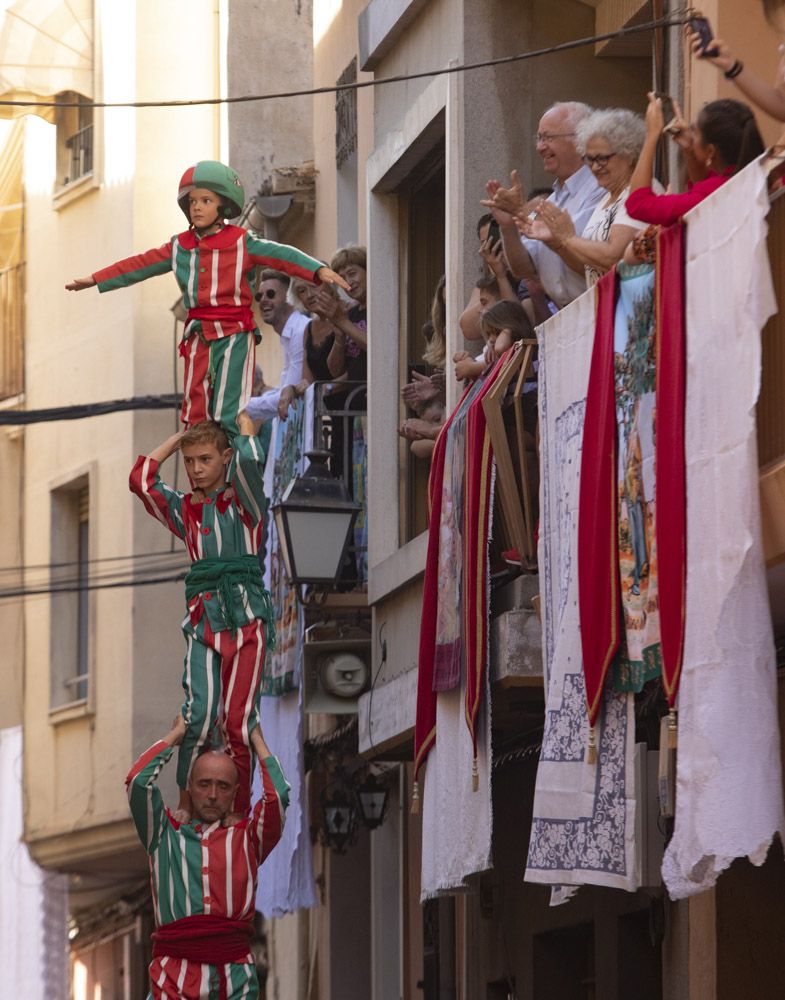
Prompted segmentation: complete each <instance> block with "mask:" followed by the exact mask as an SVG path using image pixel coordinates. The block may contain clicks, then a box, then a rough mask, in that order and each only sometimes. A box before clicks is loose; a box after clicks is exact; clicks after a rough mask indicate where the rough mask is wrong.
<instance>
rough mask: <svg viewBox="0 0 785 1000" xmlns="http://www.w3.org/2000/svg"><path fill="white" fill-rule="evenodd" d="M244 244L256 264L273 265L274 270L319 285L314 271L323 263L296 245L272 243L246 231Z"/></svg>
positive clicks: (319, 281) (319, 282)
mask: <svg viewBox="0 0 785 1000" xmlns="http://www.w3.org/2000/svg"><path fill="white" fill-rule="evenodd" d="M245 245H246V247H247V249H248V254H249V256H250V258H251V260H252V261H253V263H254V264H256V265H261V266H262V267H274V268H275V270H276V271H283V272H284V273H285V274H289V275H291V277H293V278H304V279H305V280H306V281H313V282H314V283H315V284H317V285H320V284H321V280H320V279H319V278H317V277H316V272H317V271H318V270H319V268H320V267H324V264H322V262H321V261H320V260H316V258H315V257H309V256H308V254H307V253H303V252H302V250H298V249H297V247H290V246H288V245H287V244H285V243H273V242H272V241H271V240H264V239H262V238H261V237H260V236H257V235H256V234H255V233H247V235H246V237H245Z"/></svg>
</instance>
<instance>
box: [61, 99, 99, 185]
mask: <svg viewBox="0 0 785 1000" xmlns="http://www.w3.org/2000/svg"><path fill="white" fill-rule="evenodd" d="M58 102H60V103H61V104H63V105H69V104H76V105H78V106H77V107H65V106H63V107H59V108H58V109H57V115H56V119H55V120H56V123H57V181H56V186H57V187H58V188H64V187H67V186H68V185H69V184H73V183H74V182H75V181H78V180H81V178H82V177H88V176H90V175H91V174H92V172H93V108H92V106H91V105H90V103H89V102H88V100H87V98H86V97H82V95H81V94H75V93H74V92H73V91H64V92H63V93H61V94H58Z"/></svg>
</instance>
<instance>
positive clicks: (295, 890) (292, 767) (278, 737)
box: [253, 686, 316, 917]
mask: <svg viewBox="0 0 785 1000" xmlns="http://www.w3.org/2000/svg"><path fill="white" fill-rule="evenodd" d="M301 699H302V686H301V687H300V690H299V691H292V692H290V693H289V694H285V695H281V696H279V697H277V698H276V697H262V698H260V699H259V702H260V704H259V722H260V724H261V727H262V732H263V733H264V735H265V738H266V740H267V743H268V745H269V747H270V750H271V751H272V752H273V753H274V754H275V755H276V756H277V757H278V759H279V760H280V762H281V767H282V768H283V773H284V774H285V775H286V780H287V781H288V782H289V784H290V785H291V786H292V788H291V791H290V792H289V808H288V809H287V811H286V823H285V824H284V828H283V837H282V838H281V840H280V841H279V842H278V844H277V845H276V846H275V847H274V848H273V850H272V852H271V854H270V856H269V857H268V858H267V860H266V861H265V863H264V865H263V866H262V867H261V868H260V869H259V884H258V888H257V892H256V909H257V910H259V911H260V912H261V913H263V914H264V916H265V917H280V916H283V914H284V913H293V912H294V911H295V910H299V909H302V908H303V907H308V906H316V887H315V885H314V876H313V863H312V858H311V838H310V836H309V832H308V825H309V824H308V796H307V793H306V787H305V773H304V768H303V747H302V703H301ZM261 791H262V789H261V781H260V780H259V775H258V772H257V774H256V775H255V777H254V796H253V797H254V801H256V798H257V797H258V796H259V795H260V794H261Z"/></svg>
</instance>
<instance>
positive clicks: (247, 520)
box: [129, 435, 267, 631]
mask: <svg viewBox="0 0 785 1000" xmlns="http://www.w3.org/2000/svg"><path fill="white" fill-rule="evenodd" d="M233 448H234V455H233V456H232V459H231V461H230V463H229V468H228V470H227V477H226V484H225V485H224V486H222V487H221V488H220V489H218V490H215V491H214V492H212V493H209V494H207V496H205V498H204V500H203V501H199V500H196V499H195V498H194V496H193V494H192V493H184V492H182V491H181V490H176V489H174V488H173V487H171V486H168V485H167V484H166V483H164V482H163V481H162V480H161V477H160V476H159V474H158V468H159V463H158V462H156V460H155V459H154V458H150V456H149V455H140V456H139V457H138V458H137V460H136V463H135V464H134V467H133V469H132V470H131V475H130V479H129V486H130V489H131V492H132V493H135V494H136V495H137V496H138V497H139V499H140V500H141V501H142V503H143V504H144V506H145V510H147V512H148V513H149V514H151V515H152V516H153V517H154V518H156V520H158V521H160V522H161V524H162V525H164V527H166V528H168V529H169V531H171V532H172V534H173V535H176V536H177V537H178V538H181V539H182V540H183V541H184V542H185V546H186V549H187V550H188V555H189V556H190V558H191V559H192V560H193V561H196V560H197V559H210V558H212V559H215V558H221V557H224V558H231V557H233V556H245V555H256V554H257V553H258V552H259V550H260V549H261V547H262V542H263V538H264V531H265V517H266V514H267V500H266V499H265V497H264V463H265V458H266V456H265V454H264V450H263V448H262V444H261V442H260V440H259V438H258V437H255V436H252V435H247V436H246V435H238V436H237V437H235V439H234V441H233ZM236 586H237V587H238V594H237V601H236V602H235V604H236V605H239V606H238V607H237V610H239V612H240V615H243V610H244V618H245V621H246V623H250V622H251V621H253V620H254V619H255V618H260V617H262V616H263V614H264V611H265V609H266V605H265V604H264V603H263V601H262V599H261V596H260V593H259V591H260V589H261V581H260V586H259V588H256V587H249V588H247V589H246V588H245V586H244V585H242V584H237V585H236ZM202 609H205V610H206V612H207V617H208V620H209V621H210V625H211V626H212V628H213V631H220V630H221V629H224V628H226V625H225V624H222V616H221V612H220V608H219V606H218V596H217V595H213V594H211V593H204V594H200V595H198V596H197V597H195V598H193V600H192V601H191V602H190V604H189V606H188V611H189V615H190V618H191V624H193V625H195V624H196V623H197V621H198V620H199V619H200V618H201V615H202ZM238 620H239V618H238Z"/></svg>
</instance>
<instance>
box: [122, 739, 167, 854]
mask: <svg viewBox="0 0 785 1000" xmlns="http://www.w3.org/2000/svg"><path fill="white" fill-rule="evenodd" d="M173 750H174V747H170V746H169V744H168V743H165V742H164V741H163V740H158V742H157V743H154V744H153V745H152V746H151V747H150V749H149V750H145V752H144V753H143V754H142V756H141V757H140V758H139V759H138V760H137V762H136V763H135V764H134V766H133V767H132V768H131V770H130V771H129V772H128V777H127V778H126V779H125V786H126V790H127V792H128V804H129V805H130V807H131V818H132V819H133V821H134V826H135V827H136V832H137V834H138V835H139V839H140V840H141V842H142V846H143V847H144V849H145V850H146V851H147V853H148V854H151V853H152V852H153V851H154V850H155V849H156V847H157V846H158V842H159V840H160V838H161V830H162V828H163V825H164V823H166V808H165V807H164V800H163V796H162V795H161V792H160V791H159V789H158V786H157V785H156V781H157V780H158V774H159V772H160V770H161V768H162V767H163V766H164V764H165V763H166V762H167V761H168V760H169V758H170V757H171V756H172V751H173Z"/></svg>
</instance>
